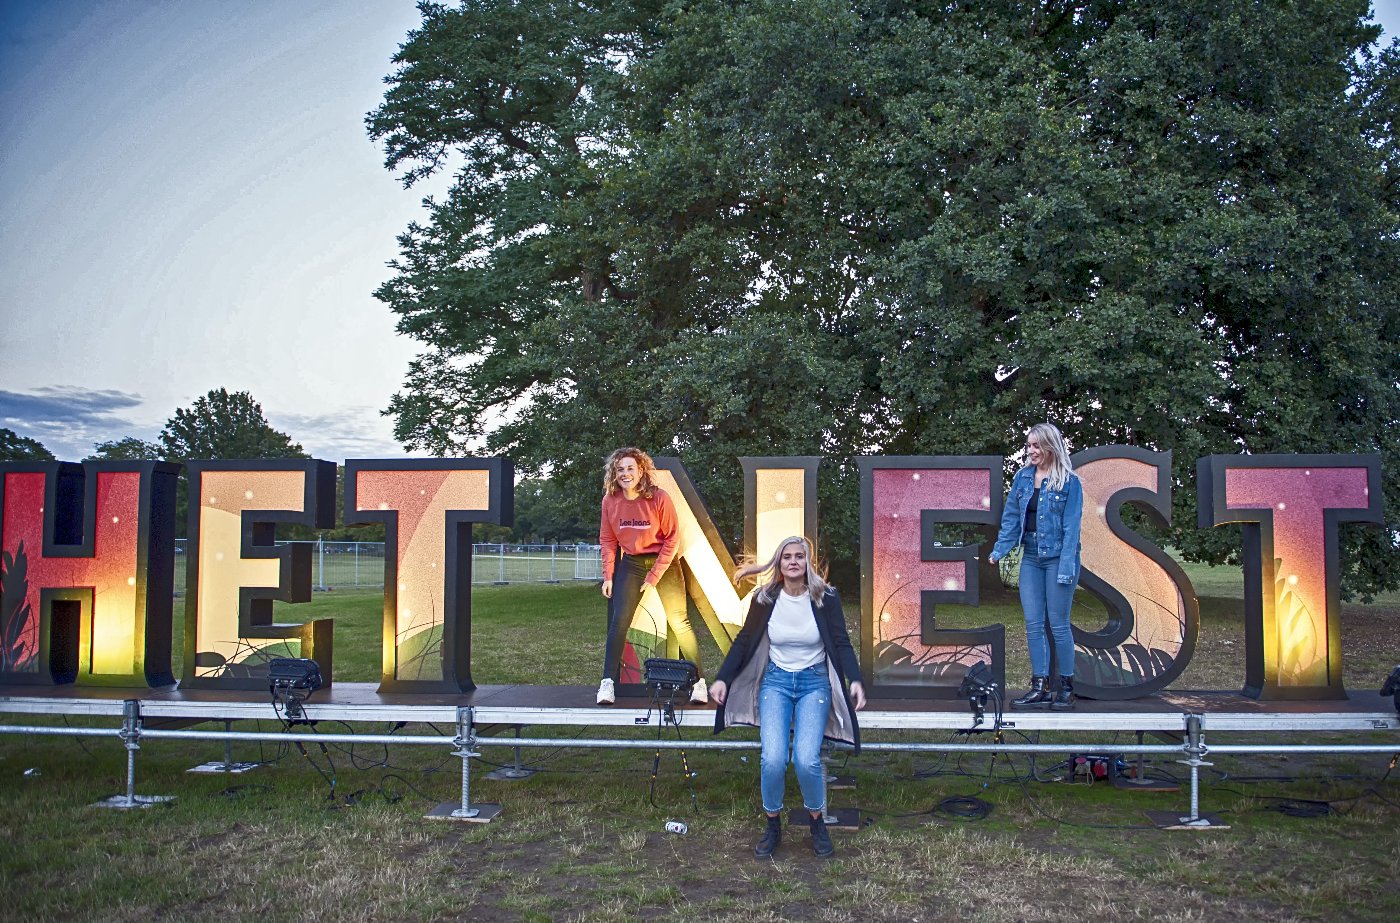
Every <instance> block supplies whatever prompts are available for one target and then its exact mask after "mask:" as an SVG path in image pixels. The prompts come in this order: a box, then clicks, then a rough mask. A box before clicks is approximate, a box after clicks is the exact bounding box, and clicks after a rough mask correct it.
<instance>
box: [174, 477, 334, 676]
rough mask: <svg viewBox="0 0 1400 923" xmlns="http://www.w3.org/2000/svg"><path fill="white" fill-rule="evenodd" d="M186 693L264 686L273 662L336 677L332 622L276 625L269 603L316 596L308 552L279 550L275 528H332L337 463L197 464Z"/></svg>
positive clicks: (306, 548) (300, 547) (192, 485)
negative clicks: (282, 660) (308, 662)
mask: <svg viewBox="0 0 1400 923" xmlns="http://www.w3.org/2000/svg"><path fill="white" fill-rule="evenodd" d="M185 471H186V476H187V477H188V478H189V498H190V499H189V504H190V507H189V534H188V540H187V542H186V545H187V548H186V556H187V557H188V558H189V560H188V562H187V564H186V573H187V574H188V576H187V577H186V580H185V590H186V600H185V670H184V679H183V680H182V681H181V686H182V687H195V688H221V689H263V690H266V689H267V661H268V660H269V659H271V658H272V657H275V656H292V657H308V658H311V659H313V660H315V661H316V663H317V664H318V665H319V667H320V670H321V676H322V678H323V679H324V681H325V682H326V683H327V684H329V683H330V681H331V667H332V663H331V642H332V635H331V629H332V623H331V620H330V619H315V620H313V621H310V622H307V623H305V624H303V625H296V624H288V625H278V624H274V623H273V621H272V603H273V600H279V599H280V600H284V601H286V602H305V601H307V600H308V599H310V598H311V546H310V545H308V544H300V543H299V544H293V545H281V546H279V545H277V544H276V528H277V524H278V523H302V524H305V525H308V526H311V527H312V528H315V529H329V528H331V527H333V526H334V525H335V465H333V464H331V463H330V462H325V461H314V460H310V459H307V460H302V459H286V460H276V461H191V462H187V463H186V465H185Z"/></svg>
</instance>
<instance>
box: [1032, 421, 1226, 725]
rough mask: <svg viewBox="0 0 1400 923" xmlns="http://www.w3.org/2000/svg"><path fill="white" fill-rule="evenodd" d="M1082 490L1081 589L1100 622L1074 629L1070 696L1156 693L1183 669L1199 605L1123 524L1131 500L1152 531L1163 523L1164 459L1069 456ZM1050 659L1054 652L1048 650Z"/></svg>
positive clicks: (1167, 477)
mask: <svg viewBox="0 0 1400 923" xmlns="http://www.w3.org/2000/svg"><path fill="white" fill-rule="evenodd" d="M1073 461H1074V472H1075V474H1077V475H1079V480H1080V483H1081V484H1082V485H1083V487H1084V518H1083V520H1082V521H1081V524H1080V549H1081V553H1080V563H1081V564H1082V566H1083V570H1082V572H1081V576H1080V584H1081V585H1082V586H1083V587H1084V588H1085V589H1086V590H1088V591H1089V592H1090V593H1092V594H1094V595H1095V596H1097V597H1098V598H1099V599H1100V600H1102V601H1103V603H1104V605H1105V606H1106V607H1107V609H1108V621H1107V624H1105V625H1104V627H1103V628H1101V629H1099V630H1097V631H1085V630H1083V629H1082V628H1080V627H1079V626H1075V628H1074V640H1075V648H1076V654H1075V659H1074V684H1075V689H1076V691H1078V692H1080V693H1082V694H1083V695H1085V696H1088V697H1089V698H1092V699H1130V698H1136V697H1137V696H1142V695H1148V694H1150V693H1153V692H1157V691H1158V690H1160V689H1165V688H1166V687H1167V685H1168V684H1170V683H1171V682H1172V681H1173V680H1174V679H1176V678H1177V677H1178V676H1180V675H1181V673H1182V671H1183V670H1185V669H1186V665H1187V664H1188V663H1190V662H1191V655H1192V654H1193V653H1194V652H1195V649H1196V636H1197V634H1198V633H1199V631H1200V621H1201V615H1200V607H1199V605H1198V603H1197V600H1196V591H1195V589H1194V588H1193V587H1192V586H1191V581H1190V580H1189V579H1188V578H1187V576H1186V572H1185V571H1183V570H1182V569H1181V567H1180V566H1179V565H1178V564H1177V563H1176V562H1175V561H1173V560H1172V559H1171V557H1169V556H1168V555H1167V554H1166V552H1164V551H1162V549H1160V548H1158V547H1157V546H1156V545H1153V544H1151V543H1150V542H1148V541H1147V540H1145V539H1144V538H1143V537H1142V536H1140V535H1138V534H1137V533H1136V532H1133V531H1132V530H1131V529H1129V528H1128V527H1127V526H1126V525H1125V524H1124V523H1123V513H1122V511H1123V505H1124V504H1125V503H1135V504H1137V505H1138V506H1139V508H1140V509H1141V510H1142V511H1143V512H1145V513H1146V514H1148V516H1150V517H1151V518H1152V520H1153V521H1155V522H1156V523H1158V524H1159V525H1166V524H1167V522H1168V520H1169V519H1170V517H1171V508H1172V507H1171V470H1172V456H1171V453H1170V452H1149V451H1147V450H1146V449H1140V448H1136V447H1134V446H1106V447H1104V448H1098V449H1088V450H1086V451H1084V452H1079V453H1077V454H1076V455H1075V456H1074V458H1073ZM1052 656H1053V651H1052Z"/></svg>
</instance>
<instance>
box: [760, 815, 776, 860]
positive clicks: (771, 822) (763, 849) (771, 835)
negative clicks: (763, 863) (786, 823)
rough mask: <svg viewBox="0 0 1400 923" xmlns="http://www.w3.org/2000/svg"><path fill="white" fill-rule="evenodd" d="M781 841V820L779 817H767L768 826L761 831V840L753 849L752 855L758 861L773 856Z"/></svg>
mask: <svg viewBox="0 0 1400 923" xmlns="http://www.w3.org/2000/svg"><path fill="white" fill-rule="evenodd" d="M782 841H783V819H782V818H781V817H769V818H768V826H767V827H766V828H765V829H764V831H763V839H761V840H759V841H758V845H757V846H755V847H754V848H753V854H754V856H756V857H757V858H759V859H767V858H768V857H769V856H771V855H773V851H774V850H776V849H777V848H778V844H779V843H781V842H782Z"/></svg>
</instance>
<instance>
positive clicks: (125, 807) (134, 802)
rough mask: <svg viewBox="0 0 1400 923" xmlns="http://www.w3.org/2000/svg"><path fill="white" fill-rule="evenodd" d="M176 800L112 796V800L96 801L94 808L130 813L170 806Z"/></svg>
mask: <svg viewBox="0 0 1400 923" xmlns="http://www.w3.org/2000/svg"><path fill="white" fill-rule="evenodd" d="M174 800H175V796H174V795H133V796H132V797H131V798H130V799H128V798H127V797H126V796H125V795H112V796H111V797H110V798H103V799H102V800H101V801H94V802H93V803H92V807H94V808H116V809H117V810H119V811H130V810H132V809H134V808H149V807H153V806H155V805H158V804H169V803H170V802H172V801H174Z"/></svg>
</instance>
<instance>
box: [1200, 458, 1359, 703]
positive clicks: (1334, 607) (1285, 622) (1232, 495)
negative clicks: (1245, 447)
mask: <svg viewBox="0 0 1400 923" xmlns="http://www.w3.org/2000/svg"><path fill="white" fill-rule="evenodd" d="M1196 480H1197V482H1198V484H1199V488H1198V489H1199V494H1198V495H1197V521H1198V523H1199V524H1200V525H1201V526H1202V527H1206V526H1215V525H1220V524H1221V523H1226V522H1238V523H1241V524H1242V531H1243V538H1244V548H1243V564H1244V606H1245V636H1244V639H1245V683H1244V694H1245V695H1248V696H1253V697H1254V698H1263V699H1327V698H1331V699H1340V698H1346V690H1345V689H1344V688H1343V686H1342V638H1341V624H1342V612H1341V593H1340V588H1339V585H1338V581H1339V579H1340V577H1341V562H1340V561H1338V559H1337V525H1338V524H1339V523H1342V522H1369V523H1379V522H1382V521H1383V520H1382V516H1381V459H1380V456H1379V455H1210V456H1207V457H1205V458H1202V459H1200V460H1198V461H1197V462H1196Z"/></svg>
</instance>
